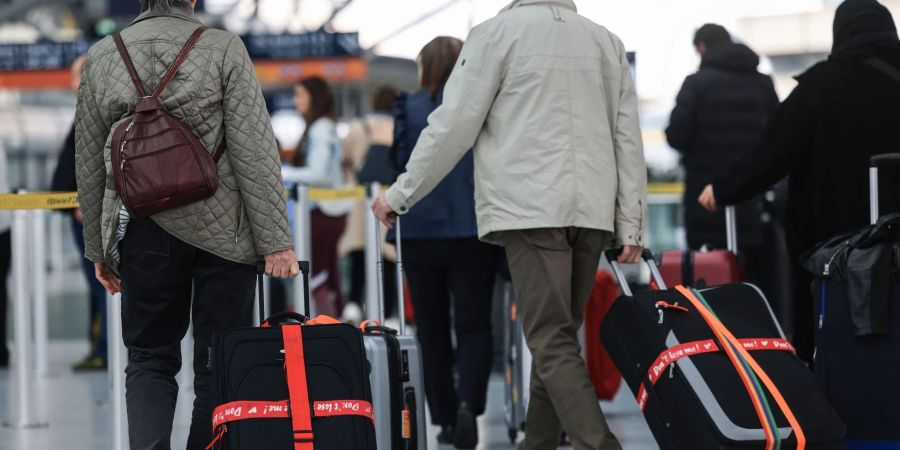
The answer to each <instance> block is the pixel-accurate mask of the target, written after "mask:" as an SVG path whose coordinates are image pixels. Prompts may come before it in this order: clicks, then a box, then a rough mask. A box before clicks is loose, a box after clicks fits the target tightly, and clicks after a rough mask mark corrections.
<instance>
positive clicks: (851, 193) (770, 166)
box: [699, 0, 900, 361]
mask: <svg viewBox="0 0 900 450" xmlns="http://www.w3.org/2000/svg"><path fill="white" fill-rule="evenodd" d="M797 79H798V81H799V85H798V86H797V87H796V88H795V89H794V91H793V92H792V93H791V95H790V96H789V97H788V98H787V99H786V100H785V101H784V103H783V104H782V105H781V106H780V107H779V108H778V109H777V111H776V113H775V117H774V119H773V120H772V123H771V125H770V126H769V129H768V131H767V133H766V137H765V139H764V141H763V145H762V146H761V147H760V148H759V149H758V151H756V152H753V153H752V154H748V155H746V157H745V158H744V159H743V160H742V161H741V162H740V163H739V164H737V165H735V166H734V168H733V170H731V171H730V172H729V173H728V174H727V175H723V176H719V177H717V178H716V179H715V180H714V181H713V182H712V183H711V184H710V185H708V186H706V188H705V189H704V190H703V193H702V195H701V196H700V198H699V200H700V203H701V204H702V205H703V206H704V207H706V208H707V209H709V210H715V209H716V208H717V206H718V205H720V204H722V205H729V204H734V203H736V202H740V201H743V200H746V199H747V198H750V197H752V196H754V195H757V194H759V193H760V192H762V191H764V190H765V189H767V188H768V187H769V186H771V185H772V183H774V182H776V181H778V180H780V179H782V178H784V177H785V176H790V181H789V194H788V208H787V215H788V224H787V234H788V243H789V247H790V253H791V259H792V265H793V267H794V278H795V280H796V283H795V286H794V294H793V299H794V301H795V302H796V311H797V314H796V318H795V336H794V346H795V347H796V348H797V351H798V353H799V354H800V355H801V357H803V358H804V359H806V360H807V361H811V360H812V348H813V343H812V337H813V328H812V327H813V305H812V297H811V294H810V285H811V282H812V278H811V276H810V275H809V274H808V273H806V272H805V271H804V270H803V269H802V267H801V266H800V261H799V257H800V255H801V254H803V253H804V252H805V251H807V250H809V249H811V248H812V247H813V246H814V245H815V244H816V243H818V242H821V241H823V240H825V239H828V238H830V237H832V236H834V235H837V234H839V233H843V232H847V231H853V230H857V229H859V228H862V227H864V226H866V225H867V221H866V218H867V217H869V214H868V205H869V201H868V198H869V184H868V170H867V169H868V165H869V158H870V157H872V156H873V155H876V154H880V153H890V152H896V151H897V149H898V148H900V133H898V132H897V129H896V128H897V124H898V123H900V109H898V108H897V104H898V102H900V41H898V39H897V28H896V26H895V25H894V20H893V18H892V17H891V14H890V11H888V9H887V8H885V7H884V6H883V5H881V4H880V3H878V2H877V1H875V0H847V1H845V2H844V3H843V4H841V6H839V7H838V9H837V12H836V14H835V17H834V44H833V47H832V51H831V55H830V56H829V58H828V60H827V61H824V62H821V63H819V64H816V65H815V66H813V67H812V68H811V69H809V70H808V71H806V73H804V74H803V75H800V76H799V77H798V78H797ZM897 175H898V174H896V173H893V174H889V173H888V172H885V173H883V174H882V177H881V179H882V180H885V181H884V183H890V185H886V184H882V194H881V195H882V203H881V204H882V205H895V206H896V205H900V176H897ZM882 212H883V213H886V212H891V211H890V210H888V211H884V208H882Z"/></svg>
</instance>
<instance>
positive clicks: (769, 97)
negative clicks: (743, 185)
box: [666, 24, 778, 293]
mask: <svg viewBox="0 0 900 450" xmlns="http://www.w3.org/2000/svg"><path fill="white" fill-rule="evenodd" d="M694 47H695V48H696V49H697V52H698V53H700V57H701V63H700V70H699V71H697V73H695V74H693V75H690V76H688V77H687V79H685V80H684V84H683V85H682V87H681V92H679V93H678V98H677V100H676V104H675V109H674V110H673V111H672V116H671V119H670V121H669V127H668V128H666V137H667V138H668V141H669V145H671V146H672V147H673V148H674V149H676V150H678V152H679V153H681V155H682V163H683V164H684V168H685V194H684V199H685V201H684V223H685V228H686V229H687V241H688V247H689V248H690V249H691V250H700V249H701V248H702V247H704V246H706V245H709V246H712V247H713V248H725V247H726V242H725V214H724V212H723V211H717V212H710V211H707V210H705V209H703V207H701V206H700V205H699V204H697V202H696V198H697V196H699V195H700V191H702V190H703V187H704V186H706V185H707V184H708V183H709V182H710V181H712V180H714V179H715V178H716V177H718V176H721V175H723V174H726V173H728V171H729V170H731V168H733V167H734V166H735V164H737V163H738V161H740V160H741V158H743V157H744V156H746V155H748V154H752V153H754V152H755V151H756V150H757V147H758V146H759V143H760V141H761V140H762V137H763V134H764V132H765V128H766V125H767V124H768V122H769V119H770V118H771V117H772V113H773V112H774V111H775V108H776V107H777V106H778V95H777V94H776V93H775V85H774V84H773V83H772V79H771V78H770V77H768V76H766V75H763V74H761V73H759V72H758V71H757V69H756V68H757V66H758V65H759V56H757V55H756V53H754V52H753V50H751V49H750V48H749V47H747V46H746V45H744V44H737V43H734V42H732V40H731V35H730V34H729V33H728V30H726V29H725V28H724V27H722V26H721V25H716V24H706V25H703V26H702V27H700V28H699V29H698V30H697V32H696V34H695V35H694ZM761 208H762V198H761V196H755V197H753V198H751V199H749V200H747V201H745V202H743V203H741V204H740V205H739V206H738V208H737V225H738V230H739V233H738V238H739V239H738V242H739V249H740V251H741V253H742V254H743V256H744V257H745V262H746V267H747V271H748V273H747V275H748V277H747V278H748V281H750V282H753V283H756V284H760V285H763V286H761V287H763V290H764V291H766V292H767V293H771V292H772V291H773V287H772V286H768V285H766V284H765V283H761V281H763V279H767V278H770V277H765V276H763V272H765V271H766V269H767V268H768V267H771V264H769V263H768V262H767V261H766V255H767V254H768V253H767V251H766V250H767V249H766V248H765V246H764V242H763V230H762V226H763V225H762V221H761V218H760V216H761V214H762V210H761Z"/></svg>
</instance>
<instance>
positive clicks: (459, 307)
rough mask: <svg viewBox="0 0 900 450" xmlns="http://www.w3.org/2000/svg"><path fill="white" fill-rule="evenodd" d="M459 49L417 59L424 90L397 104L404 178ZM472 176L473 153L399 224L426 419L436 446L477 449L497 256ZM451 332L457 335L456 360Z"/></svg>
mask: <svg viewBox="0 0 900 450" xmlns="http://www.w3.org/2000/svg"><path fill="white" fill-rule="evenodd" d="M462 46H463V43H462V41H460V40H459V39H456V38H451V37H438V38H435V39H434V40H433V41H431V42H430V43H428V45H426V46H425V47H424V48H423V49H422V51H421V53H419V57H418V60H417V62H418V65H419V79H420V83H421V86H422V90H420V91H418V92H416V93H414V94H412V95H407V94H400V95H399V96H398V97H397V106H396V109H395V112H394V120H395V126H394V145H393V147H392V149H391V154H392V156H393V159H394V160H395V161H396V163H397V167H398V168H399V169H400V170H401V171H402V170H403V169H404V168H405V167H406V165H407V163H408V162H409V160H410V157H411V156H412V155H413V154H414V152H413V149H416V142H418V140H419V136H420V135H421V134H422V130H424V129H425V128H426V127H427V126H428V116H430V115H431V113H432V112H433V111H434V110H435V109H437V108H438V106H440V105H441V102H442V101H443V97H444V85H445V84H446V83H447V79H448V78H450V73H451V72H452V71H453V68H454V67H455V66H456V61H457V59H458V58H459V53H460V51H461V49H462ZM417 150H418V149H417ZM474 177H475V175H474V162H473V158H472V152H471V151H470V152H467V153H466V154H465V156H463V157H462V160H461V161H459V163H458V164H456V166H455V167H454V168H453V169H452V170H451V171H450V173H449V174H448V175H447V176H446V177H445V178H444V179H443V181H441V182H440V183H439V184H438V185H437V186H436V187H435V188H434V190H432V191H431V193H430V194H428V195H426V196H425V197H424V198H423V199H422V200H421V201H419V202H418V203H417V204H416V206H415V207H414V208H412V209H410V211H409V213H408V214H406V215H405V216H404V217H403V236H402V238H403V257H404V263H405V265H404V269H405V271H406V277H407V280H408V282H409V289H410V295H411V297H412V301H413V307H414V309H415V311H416V336H417V338H418V340H419V344H420V345H421V346H422V358H423V364H424V367H425V393H426V397H427V399H428V407H429V409H430V411H431V420H432V423H434V424H435V425H438V426H440V427H441V432H440V434H439V435H438V441H439V442H440V443H445V444H448V443H453V444H454V445H455V446H456V447H457V448H475V446H476V445H477V444H478V425H477V423H476V421H475V419H476V417H477V416H479V415H481V414H483V413H484V410H485V406H486V402H487V389H488V379H489V377H490V373H491V363H492V360H493V338H492V335H491V300H492V297H493V293H494V278H495V275H496V273H497V264H498V260H499V258H500V251H501V249H500V247H496V246H494V245H491V244H487V243H483V242H480V241H479V240H478V228H477V225H476V221H475V184H474V183H475V180H474ZM451 330H455V331H456V352H455V354H454V351H453V336H452V335H451ZM454 362H455V363H456V364H455V365H456V367H455V370H454ZM455 380H456V381H455Z"/></svg>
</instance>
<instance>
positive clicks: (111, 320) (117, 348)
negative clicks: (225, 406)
mask: <svg viewBox="0 0 900 450" xmlns="http://www.w3.org/2000/svg"><path fill="white" fill-rule="evenodd" d="M106 324H107V325H106V326H107V328H106V335H107V340H106V342H107V344H106V345H107V349H108V353H109V360H108V361H107V363H108V365H109V404H110V410H111V412H112V414H111V416H112V417H111V420H112V423H111V425H112V444H113V445H112V450H128V415H127V413H126V410H125V366H126V364H127V361H128V351H127V350H126V349H125V342H123V341H122V295H121V294H116V295H107V296H106ZM182 366H184V365H182ZM188 366H189V365H188ZM182 370H184V369H182Z"/></svg>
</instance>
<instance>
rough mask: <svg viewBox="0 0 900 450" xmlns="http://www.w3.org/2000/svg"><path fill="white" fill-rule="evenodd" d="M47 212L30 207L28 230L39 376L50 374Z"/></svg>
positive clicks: (36, 368)
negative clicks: (48, 365) (46, 243)
mask: <svg viewBox="0 0 900 450" xmlns="http://www.w3.org/2000/svg"><path fill="white" fill-rule="evenodd" d="M46 217H47V212H46V211H44V210H40V209H33V210H31V211H28V219H29V220H28V221H29V225H30V229H29V230H28V231H29V234H28V245H29V252H28V253H29V256H30V257H31V258H30V260H31V261H30V262H31V267H30V269H29V275H30V276H31V277H30V279H31V295H32V297H31V299H32V302H34V316H33V317H34V368H35V371H36V372H37V374H38V376H46V375H47V359H48V356H47V339H48V338H49V336H48V334H49V330H48V327H47V254H46V250H47V249H46V245H45V242H46V241H45V240H44V235H45V233H46V228H45V225H46V222H45V221H44V219H46Z"/></svg>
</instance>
